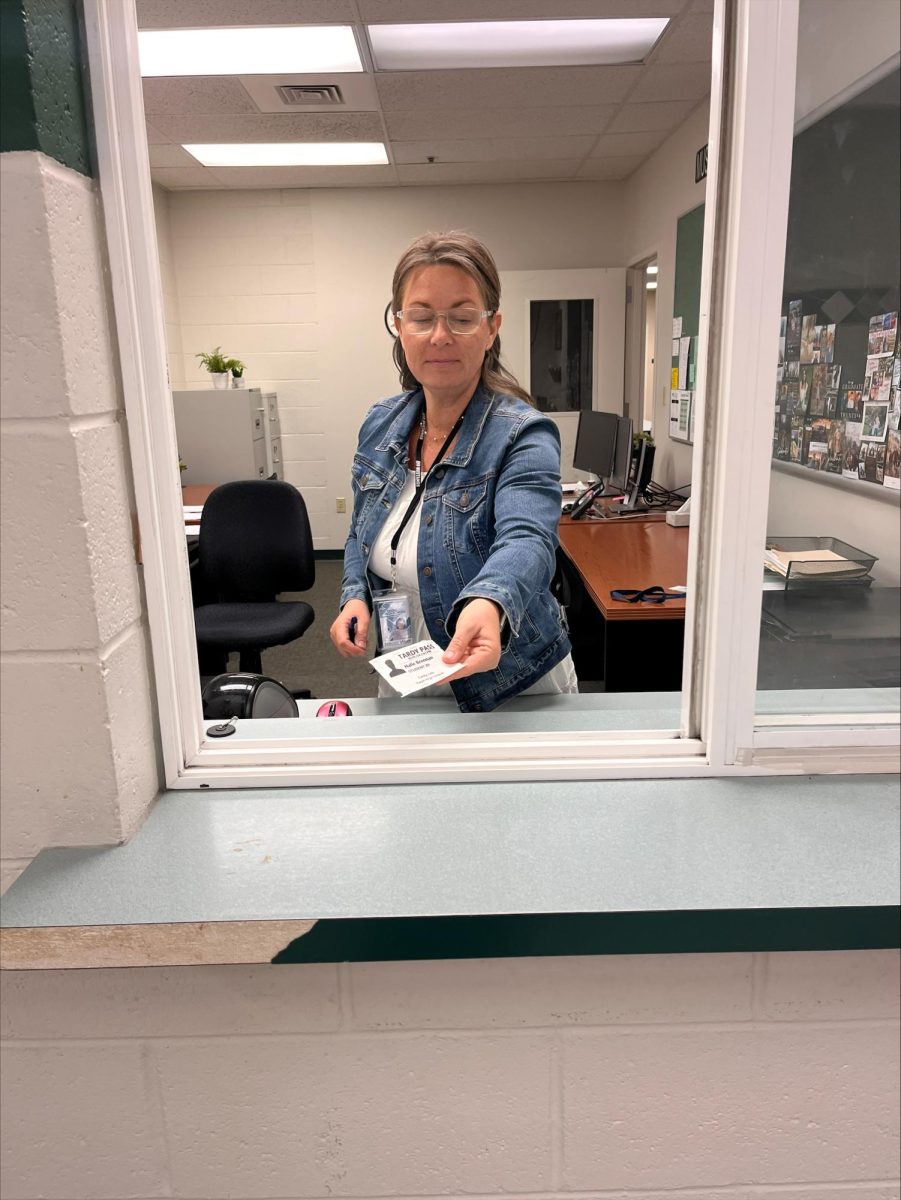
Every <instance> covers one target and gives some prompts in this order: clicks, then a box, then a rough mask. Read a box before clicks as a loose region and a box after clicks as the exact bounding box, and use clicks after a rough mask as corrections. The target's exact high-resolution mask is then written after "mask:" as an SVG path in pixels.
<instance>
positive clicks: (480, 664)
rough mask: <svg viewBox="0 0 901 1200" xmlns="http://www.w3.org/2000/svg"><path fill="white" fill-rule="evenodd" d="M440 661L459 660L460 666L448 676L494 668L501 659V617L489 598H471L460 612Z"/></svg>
mask: <svg viewBox="0 0 901 1200" xmlns="http://www.w3.org/2000/svg"><path fill="white" fill-rule="evenodd" d="M442 658H443V661H444V662H446V663H447V664H448V665H450V664H452V663H455V662H459V663H460V670H459V671H457V673H456V674H455V675H452V676H450V679H464V678H465V677H466V676H467V675H478V674H479V673H480V672H481V671H493V670H494V668H495V667H496V666H497V664H498V663H499V662H500V660H501V618H500V612H499V610H498V607H497V605H496V604H494V603H493V602H492V601H491V600H481V599H478V600H470V602H469V603H468V604H467V605H466V606H465V608H464V609H463V610H462V612H461V613H460V616H459V618H458V620H457V628H456V629H455V630H454V636H453V637H452V638H451V642H450V645H449V646H448V648H447V650H446V651H445V652H444V654H443V656H442Z"/></svg>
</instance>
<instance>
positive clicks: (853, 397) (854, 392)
mask: <svg viewBox="0 0 901 1200" xmlns="http://www.w3.org/2000/svg"><path fill="white" fill-rule="evenodd" d="M839 416H842V417H844V418H845V420H846V421H858V422H859V421H860V419H861V417H862V416H863V384H862V383H856V382H855V381H854V380H853V379H848V380H846V382H845V383H844V384H843V385H842V390H841V402H840V405H839Z"/></svg>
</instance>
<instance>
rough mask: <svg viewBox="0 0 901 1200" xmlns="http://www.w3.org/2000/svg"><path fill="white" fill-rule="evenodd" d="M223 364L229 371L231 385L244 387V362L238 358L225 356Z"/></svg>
mask: <svg viewBox="0 0 901 1200" xmlns="http://www.w3.org/2000/svg"><path fill="white" fill-rule="evenodd" d="M225 365H226V367H227V368H228V369H229V371H231V375H232V386H233V387H244V364H243V363H242V362H241V360H240V358H227V359H226V360H225Z"/></svg>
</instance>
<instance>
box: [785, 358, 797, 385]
mask: <svg viewBox="0 0 901 1200" xmlns="http://www.w3.org/2000/svg"><path fill="white" fill-rule="evenodd" d="M783 378H784V379H790V380H791V381H792V382H793V383H797V382H798V380H799V379H800V378H801V364H800V363H799V362H798V360H797V359H794V360H793V361H792V362H787V363H786V364H785V367H784V368H783Z"/></svg>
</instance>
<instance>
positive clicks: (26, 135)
mask: <svg viewBox="0 0 901 1200" xmlns="http://www.w3.org/2000/svg"><path fill="white" fill-rule="evenodd" d="M0 39H2V40H0V45H2V50H0V66H2V74H0V102H2V110H0V111H2V118H0V151H11V150H40V151H41V152H42V153H44V154H46V155H48V156H49V157H50V158H54V159H56V161H57V162H60V163H62V164H63V165H64V166H67V167H71V168H72V169H73V170H75V171H78V172H80V173H81V174H82V175H92V174H93V169H92V159H91V151H90V140H89V133H88V118H87V111H86V107H85V65H84V55H83V50H82V42H81V32H80V24H79V6H78V3H77V0H0Z"/></svg>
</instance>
